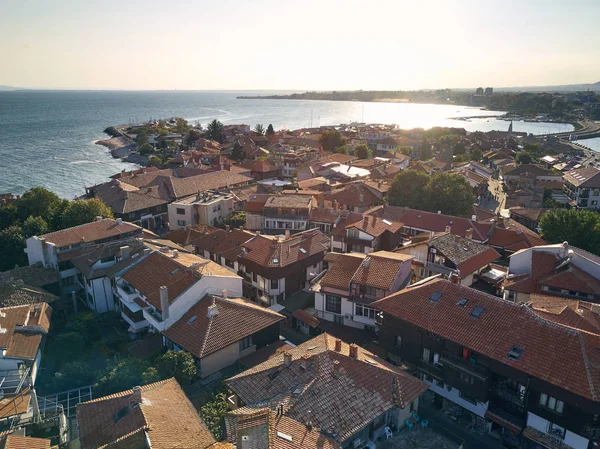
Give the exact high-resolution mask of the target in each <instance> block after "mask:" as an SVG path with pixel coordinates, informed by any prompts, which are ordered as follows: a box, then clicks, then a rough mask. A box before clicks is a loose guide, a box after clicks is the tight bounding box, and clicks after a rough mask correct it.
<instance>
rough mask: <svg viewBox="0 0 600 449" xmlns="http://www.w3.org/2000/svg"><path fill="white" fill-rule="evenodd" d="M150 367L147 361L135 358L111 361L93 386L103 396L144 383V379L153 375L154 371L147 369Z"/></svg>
mask: <svg viewBox="0 0 600 449" xmlns="http://www.w3.org/2000/svg"><path fill="white" fill-rule="evenodd" d="M150 368H151V366H150V363H149V362H147V361H146V360H142V359H136V358H127V359H123V360H119V361H115V362H112V363H110V364H109V366H108V367H107V368H106V371H105V372H104V373H103V374H102V375H101V377H100V379H99V380H98V382H96V384H95V385H94V387H95V389H96V392H97V393H98V394H99V395H101V396H105V395H108V394H113V393H116V392H119V391H123V390H128V389H130V388H133V387H135V386H136V385H144V380H149V379H151V378H152V377H153V374H154V372H153V371H148V370H149V369H150Z"/></svg>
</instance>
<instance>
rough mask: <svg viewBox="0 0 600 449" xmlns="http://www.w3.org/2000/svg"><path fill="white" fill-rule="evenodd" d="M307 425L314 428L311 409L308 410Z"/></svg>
mask: <svg viewBox="0 0 600 449" xmlns="http://www.w3.org/2000/svg"><path fill="white" fill-rule="evenodd" d="M306 427H308V428H309V429H312V412H311V411H310V410H307V411H306Z"/></svg>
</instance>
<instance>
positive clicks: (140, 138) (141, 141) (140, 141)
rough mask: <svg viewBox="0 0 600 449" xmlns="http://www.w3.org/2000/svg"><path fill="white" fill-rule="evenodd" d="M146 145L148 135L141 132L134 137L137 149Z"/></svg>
mask: <svg viewBox="0 0 600 449" xmlns="http://www.w3.org/2000/svg"><path fill="white" fill-rule="evenodd" d="M147 143H148V134H147V133H146V132H145V131H142V132H140V133H138V134H137V136H135V144H136V146H137V147H138V148H140V147H142V146H143V145H145V144H147Z"/></svg>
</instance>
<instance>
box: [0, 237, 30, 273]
mask: <svg viewBox="0 0 600 449" xmlns="http://www.w3.org/2000/svg"><path fill="white" fill-rule="evenodd" d="M24 250H25V239H24V238H23V230H22V229H21V227H20V226H9V227H8V228H6V229H4V230H3V231H0V255H1V256H0V271H6V270H12V269H13V268H14V267H15V266H16V265H18V266H23V265H26V264H27V256H26V255H25V252H24Z"/></svg>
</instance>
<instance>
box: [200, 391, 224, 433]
mask: <svg viewBox="0 0 600 449" xmlns="http://www.w3.org/2000/svg"><path fill="white" fill-rule="evenodd" d="M228 411H229V407H228V406H227V392H226V391H225V389H224V388H222V389H221V390H219V391H216V392H215V393H214V395H213V396H212V397H211V398H209V399H208V400H207V401H206V402H205V403H204V405H202V407H200V412H199V414H200V417H201V418H202V420H203V421H204V422H205V423H206V425H207V426H208V430H210V431H211V433H212V434H213V436H214V437H215V438H216V439H217V440H221V439H222V436H223V430H224V424H225V420H224V417H225V413H227V412H228Z"/></svg>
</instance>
